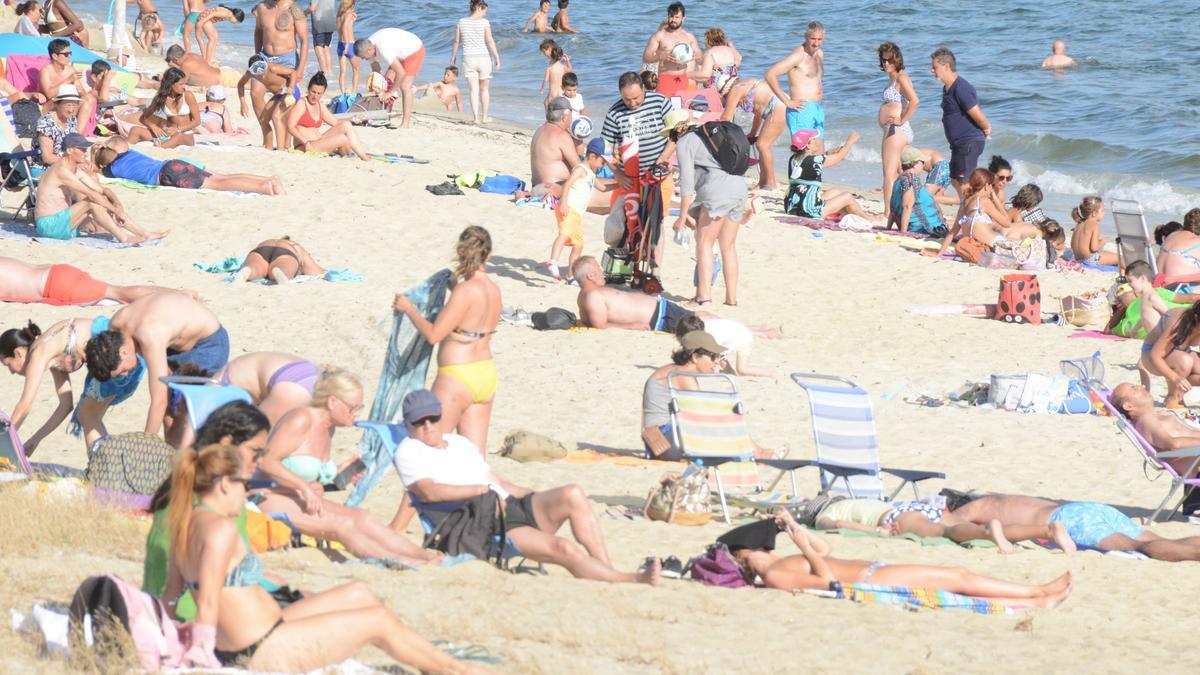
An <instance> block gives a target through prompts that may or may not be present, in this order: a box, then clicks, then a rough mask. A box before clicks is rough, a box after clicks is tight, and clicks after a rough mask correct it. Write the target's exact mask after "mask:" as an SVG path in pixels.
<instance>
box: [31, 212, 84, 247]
mask: <svg viewBox="0 0 1200 675" xmlns="http://www.w3.org/2000/svg"><path fill="white" fill-rule="evenodd" d="M37 233H38V236H39V237H46V238H47V239H74V238H75V237H76V236H77V235H78V234H79V228H77V227H71V207H67V208H65V209H63V210H62V211H59V212H58V213H52V214H50V215H48V216H41V217H39V218H38V219H37Z"/></svg>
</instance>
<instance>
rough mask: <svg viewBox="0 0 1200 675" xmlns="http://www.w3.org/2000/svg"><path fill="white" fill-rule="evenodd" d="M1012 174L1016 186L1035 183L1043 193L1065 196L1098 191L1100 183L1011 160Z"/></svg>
mask: <svg viewBox="0 0 1200 675" xmlns="http://www.w3.org/2000/svg"><path fill="white" fill-rule="evenodd" d="M1012 164H1013V173H1015V174H1016V175H1017V176H1018V178H1017V184H1018V185H1024V184H1025V183H1037V186H1038V187H1040V188H1041V189H1042V191H1043V192H1057V193H1058V194H1065V195H1088V194H1095V193H1096V192H1099V191H1100V187H1101V186H1100V181H1098V180H1096V179H1094V178H1085V177H1083V176H1074V175H1071V174H1069V173H1062V172H1060V171H1055V170H1054V169H1042V168H1041V167H1039V166H1037V165H1036V164H1030V163H1028V162H1023V161H1021V160H1013V163H1012Z"/></svg>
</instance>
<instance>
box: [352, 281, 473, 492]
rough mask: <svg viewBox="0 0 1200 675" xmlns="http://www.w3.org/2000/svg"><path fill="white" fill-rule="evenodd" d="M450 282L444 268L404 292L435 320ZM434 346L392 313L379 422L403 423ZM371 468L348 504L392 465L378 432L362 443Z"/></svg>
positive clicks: (374, 408)
mask: <svg viewBox="0 0 1200 675" xmlns="http://www.w3.org/2000/svg"><path fill="white" fill-rule="evenodd" d="M449 285H450V270H448V269H444V270H441V271H439V272H437V273H435V274H434V275H433V276H431V277H429V278H428V279H426V280H425V281H423V282H421V283H420V284H418V285H417V286H415V287H413V288H410V289H408V290H407V291H405V292H404V297H406V298H408V299H409V301H410V302H412V304H413V305H414V306H415V307H416V308H417V310H418V311H419V312H421V315H422V316H424V317H425V318H426V319H428V320H429V321H435V320H436V319H437V315H438V313H439V312H441V310H442V306H443V305H444V304H445V302H446V290H447V289H448V288H449ZM432 355H433V345H432V344H430V342H429V341H428V340H426V339H425V338H424V337H422V336H421V334H420V333H419V332H417V329H416V326H414V325H413V323H412V321H409V320H408V318H407V317H406V316H405V315H404V313H403V312H395V313H394V314H393V316H392V333H391V336H390V337H389V338H388V348H387V354H385V355H384V358H383V371H382V372H381V373H380V374H379V385H378V386H377V387H376V388H375V402H374V403H373V404H372V405H371V416H370V419H371V420H372V421H375V422H390V423H399V422H401V416H400V402H401V401H402V400H404V397H405V396H406V395H407V394H408V392H410V391H413V390H415V389H419V388H421V387H424V386H425V375H426V374H427V372H428V370H429V359H430V357H431V356H432ZM358 447H359V450H360V451H361V452H362V459H363V461H364V462H366V464H367V471H366V473H365V474H364V475H363V477H362V479H361V480H359V481H358V484H356V485H355V486H354V491H353V492H351V493H350V496H349V497H348V498H346V506H358V505H359V504H361V503H362V501H363V499H365V498H366V496H367V493H368V492H370V491H371V488H373V487H375V485H376V483H378V482H379V480H380V479H381V478H383V475H384V474H385V473H387V470H388V469H389V468H391V466H392V455H391V452H390V451H389V450H388V448H387V446H386V445H385V444H384V443H383V441H382V440H380V438H379V435H378V434H375V433H365V434H363V438H362V440H361V441H360V442H359V444H358Z"/></svg>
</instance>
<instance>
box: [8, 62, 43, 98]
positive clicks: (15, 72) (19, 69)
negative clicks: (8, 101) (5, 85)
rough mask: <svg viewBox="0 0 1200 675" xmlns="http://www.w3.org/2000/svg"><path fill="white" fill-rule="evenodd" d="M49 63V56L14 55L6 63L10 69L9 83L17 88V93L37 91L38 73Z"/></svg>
mask: <svg viewBox="0 0 1200 675" xmlns="http://www.w3.org/2000/svg"><path fill="white" fill-rule="evenodd" d="M49 63H50V57H49V56H45V55H43V56H37V55H35V54H13V55H12V56H10V57H8V59H7V61H6V62H5V64H6V67H7V68H8V82H9V84H11V85H12V86H14V87H16V88H17V91H25V92H30V91H37V88H38V73H39V72H41V70H42V68H44V67H45V66H46V65H47V64H49Z"/></svg>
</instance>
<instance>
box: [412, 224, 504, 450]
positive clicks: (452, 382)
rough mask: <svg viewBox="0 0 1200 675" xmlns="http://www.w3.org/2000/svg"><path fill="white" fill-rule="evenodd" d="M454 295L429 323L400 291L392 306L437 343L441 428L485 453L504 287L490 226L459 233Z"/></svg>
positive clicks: (435, 383)
mask: <svg viewBox="0 0 1200 675" xmlns="http://www.w3.org/2000/svg"><path fill="white" fill-rule="evenodd" d="M455 254H456V257H457V261H456V264H455V269H454V279H453V280H452V281H451V291H450V299H449V300H448V301H446V306H445V307H443V308H442V311H441V312H440V313H439V314H438V315H437V319H436V321H435V322H433V323H430V322H429V320H428V319H426V318H425V317H424V316H422V315H421V312H420V311H419V310H418V309H417V308H416V307H415V306H413V304H412V302H411V301H409V299H408V298H406V297H404V296H403V295H401V294H399V293H397V294H396V299H395V302H393V303H392V308H393V309H395V310H396V311H398V312H404V315H405V316H407V317H408V319H409V320H410V321H412V322H413V325H414V326H416V328H417V330H418V331H419V332H420V333H421V335H422V336H423V337H424V338H425V339H426V340H428V341H429V342H431V343H437V344H438V345H439V347H438V356H437V359H438V372H437V378H436V379H434V381H433V387H432V388H431V389H432V391H433V393H434V394H436V395H437V397H438V400H439V401H441V402H442V420H441V428H442V433H451V432H454V431H457V432H458V433H459V434H461V435H463V436H466V437H467V440H469V441H471V442H472V443H474V444H475V447H477V448H479V451H480V452H482V453H483V454H485V455H486V454H487V437H488V424H489V423H490V422H491V418H492V403H493V401H494V399H495V393H496V384H497V378H496V364H495V362H493V361H492V333H495V332H496V324H498V323H500V307H501V303H500V288H499V287H498V286H496V284H495V283H494V282H493V281H492V280H491V279H489V278H488V275H487V270H486V269H485V264H486V263H487V259H488V257H489V256H491V254H492V237H491V235H490V234H488V231H487V230H485V229H483V228H482V227H479V226H478V225H472V226H470V227H468V228H467V229H465V230H463V231H462V234H460V235H459V236H458V246H457V247H456V248H455Z"/></svg>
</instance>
